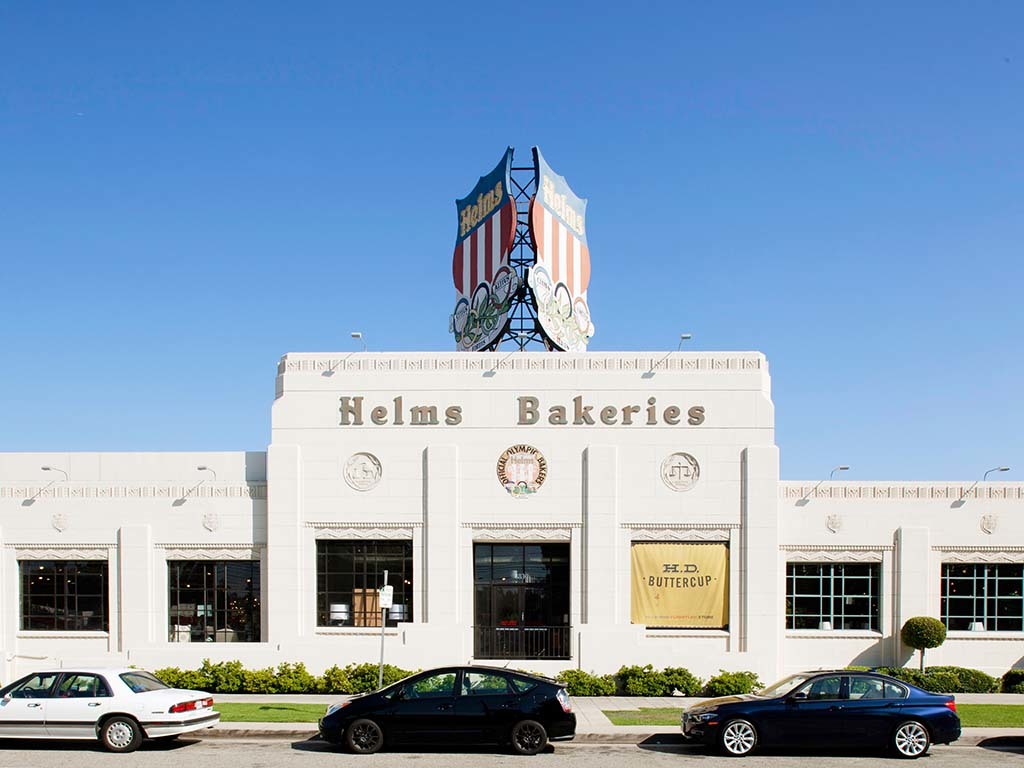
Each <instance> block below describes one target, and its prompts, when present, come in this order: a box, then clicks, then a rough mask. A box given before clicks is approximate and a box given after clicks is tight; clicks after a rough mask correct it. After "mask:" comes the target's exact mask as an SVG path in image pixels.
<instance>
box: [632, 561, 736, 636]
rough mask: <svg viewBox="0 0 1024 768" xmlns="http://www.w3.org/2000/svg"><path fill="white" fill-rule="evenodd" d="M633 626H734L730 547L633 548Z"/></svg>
mask: <svg viewBox="0 0 1024 768" xmlns="http://www.w3.org/2000/svg"><path fill="white" fill-rule="evenodd" d="M631 557H632V562H633V565H632V585H631V589H630V598H631V603H630V605H631V610H630V621H631V622H632V623H634V624H646V625H647V626H649V627H715V628H723V627H725V626H726V625H727V624H728V623H729V547H728V545H726V544H690V543H687V542H679V543H674V542H670V543H664V542H657V543H646V542H643V543H634V544H633V546H632V552H631Z"/></svg>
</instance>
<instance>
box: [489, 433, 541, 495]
mask: <svg viewBox="0 0 1024 768" xmlns="http://www.w3.org/2000/svg"><path fill="white" fill-rule="evenodd" d="M547 476H548V462H547V460H546V459H545V458H544V454H542V453H541V452H540V451H538V450H537V449H536V448H534V447H533V446H532V445H513V446H512V447H511V448H508V449H507V450H505V452H504V453H502V454H501V456H499V457H498V482H499V483H501V485H502V487H503V488H504V489H505V490H506V491H508V492H509V494H511V495H512V497H513V498H516V499H522V498H525V497H526V496H529V495H531V494H534V493H536V492H537V490H538V489H539V488H540V487H541V485H543V484H544V480H545V478H546V477H547Z"/></svg>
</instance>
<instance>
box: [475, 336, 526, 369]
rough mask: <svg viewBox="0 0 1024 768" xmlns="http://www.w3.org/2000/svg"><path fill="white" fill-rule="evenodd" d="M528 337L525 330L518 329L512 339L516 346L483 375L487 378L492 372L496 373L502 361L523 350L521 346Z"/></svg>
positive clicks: (524, 344)
mask: <svg viewBox="0 0 1024 768" xmlns="http://www.w3.org/2000/svg"><path fill="white" fill-rule="evenodd" d="M529 338H530V334H529V333H528V332H527V331H519V332H518V333H517V334H516V335H515V339H514V341H515V343H516V348H515V349H513V350H512V351H511V352H509V353H508V354H507V355H505V356H504V357H503V358H501V359H500V360H499V361H498V362H496V363H495V364H494V365H493V366H491V367H490V368H488V369H487V370H486V371H484V376H485V377H486V378H488V379H489V378H491V377H492V376H493V375H494V374H496V373H497V372H498V369H499V368H501V364H502V363H504V362H505V361H506V360H508V359H509V358H510V357H512V355H514V354H515V353H516V352H522V351H523V347H524V346H526V340H527V339H529Z"/></svg>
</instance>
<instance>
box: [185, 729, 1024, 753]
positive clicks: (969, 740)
mask: <svg viewBox="0 0 1024 768" xmlns="http://www.w3.org/2000/svg"><path fill="white" fill-rule="evenodd" d="M195 735H196V736H201V737H202V738H213V739H313V738H317V729H316V728H315V727H311V728H288V729H283V728H282V729H274V730H271V729H266V728H211V729H209V730H207V731H203V732H202V733H196V734H195ZM565 743H572V744H645V745H651V746H654V745H661V746H683V745H685V744H687V743H688V742H685V741H684V740H683V737H682V736H681V735H679V734H676V733H671V732H667V731H650V732H648V733H635V732H634V733H577V734H576V738H575V739H573V740H572V741H571V742H558V741H556V742H552V744H553V746H555V747H557V746H558V745H559V744H565ZM949 746H951V747H977V746H985V747H1003V748H1021V747H1024V736H985V735H975V734H964V735H963V736H961V737H960V739H959V740H957V741H955V742H953V743H952V744H950V745H949Z"/></svg>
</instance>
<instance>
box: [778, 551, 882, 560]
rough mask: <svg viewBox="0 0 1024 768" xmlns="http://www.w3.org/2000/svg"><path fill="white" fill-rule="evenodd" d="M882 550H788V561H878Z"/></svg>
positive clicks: (880, 558)
mask: <svg viewBox="0 0 1024 768" xmlns="http://www.w3.org/2000/svg"><path fill="white" fill-rule="evenodd" d="M883 554H884V553H883V552H882V550H880V549H839V550H835V551H832V550H821V549H818V550H804V549H801V550H795V551H794V550H789V551H787V552H786V562H789V563H880V562H882V556H883Z"/></svg>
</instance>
